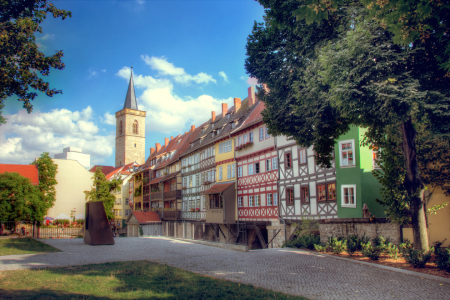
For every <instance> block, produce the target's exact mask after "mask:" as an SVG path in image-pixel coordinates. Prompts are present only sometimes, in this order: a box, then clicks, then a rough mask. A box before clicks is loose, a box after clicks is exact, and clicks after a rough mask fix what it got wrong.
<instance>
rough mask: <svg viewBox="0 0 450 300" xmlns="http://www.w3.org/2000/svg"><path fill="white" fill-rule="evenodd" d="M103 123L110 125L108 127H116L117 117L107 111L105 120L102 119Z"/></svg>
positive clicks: (104, 116)
mask: <svg viewBox="0 0 450 300" xmlns="http://www.w3.org/2000/svg"><path fill="white" fill-rule="evenodd" d="M101 119H102V120H101V121H102V123H105V124H108V125H116V116H115V115H112V114H110V113H109V111H107V112H106V113H105V114H104V115H103V118H101Z"/></svg>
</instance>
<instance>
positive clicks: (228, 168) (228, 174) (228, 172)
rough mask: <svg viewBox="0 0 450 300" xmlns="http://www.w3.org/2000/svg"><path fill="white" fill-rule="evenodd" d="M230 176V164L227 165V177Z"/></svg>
mask: <svg viewBox="0 0 450 300" xmlns="http://www.w3.org/2000/svg"><path fill="white" fill-rule="evenodd" d="M230 178H231V165H228V166H227V179H230Z"/></svg>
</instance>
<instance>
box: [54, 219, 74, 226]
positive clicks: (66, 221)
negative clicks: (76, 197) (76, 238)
mask: <svg viewBox="0 0 450 300" xmlns="http://www.w3.org/2000/svg"><path fill="white" fill-rule="evenodd" d="M69 223H70V221H69V220H64V219H61V220H55V221H53V225H58V224H61V225H66V224H67V225H69Z"/></svg>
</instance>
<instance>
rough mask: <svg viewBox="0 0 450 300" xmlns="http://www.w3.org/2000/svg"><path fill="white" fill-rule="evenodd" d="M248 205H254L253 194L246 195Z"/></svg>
mask: <svg viewBox="0 0 450 300" xmlns="http://www.w3.org/2000/svg"><path fill="white" fill-rule="evenodd" d="M248 206H250V207H253V206H255V203H254V202H253V196H248Z"/></svg>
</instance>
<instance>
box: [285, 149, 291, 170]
mask: <svg viewBox="0 0 450 300" xmlns="http://www.w3.org/2000/svg"><path fill="white" fill-rule="evenodd" d="M284 158H285V159H284V165H285V167H286V168H292V158H291V153H285V154H284Z"/></svg>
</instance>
